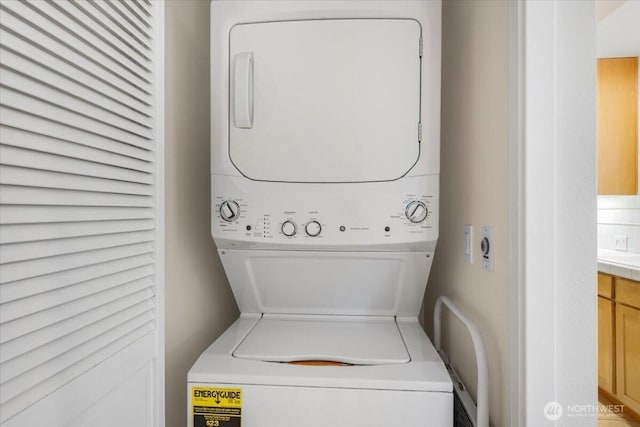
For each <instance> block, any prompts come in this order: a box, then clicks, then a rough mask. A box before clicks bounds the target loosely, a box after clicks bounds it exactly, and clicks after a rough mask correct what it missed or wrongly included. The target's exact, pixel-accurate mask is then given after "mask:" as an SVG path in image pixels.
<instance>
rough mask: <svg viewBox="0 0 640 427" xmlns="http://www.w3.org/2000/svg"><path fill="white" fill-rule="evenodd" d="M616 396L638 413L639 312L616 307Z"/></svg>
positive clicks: (639, 410) (639, 385)
mask: <svg viewBox="0 0 640 427" xmlns="http://www.w3.org/2000/svg"><path fill="white" fill-rule="evenodd" d="M616 360H617V363H616V370H617V381H616V388H617V393H616V396H617V397H618V399H620V401H621V402H622V403H624V404H625V405H627V406H628V407H629V409H631V410H632V411H634V412H636V413H638V412H640V310H638V309H636V308H632V307H627V306H626V305H622V304H618V305H617V307H616Z"/></svg>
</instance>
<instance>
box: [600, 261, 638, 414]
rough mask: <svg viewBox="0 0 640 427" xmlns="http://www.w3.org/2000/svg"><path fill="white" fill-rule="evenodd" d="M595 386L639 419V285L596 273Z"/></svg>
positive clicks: (620, 278)
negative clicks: (596, 373) (596, 362)
mask: <svg viewBox="0 0 640 427" xmlns="http://www.w3.org/2000/svg"><path fill="white" fill-rule="evenodd" d="M598 385H599V386H600V389H601V390H602V391H604V392H605V393H606V394H608V395H609V396H610V397H612V398H614V399H615V400H617V401H619V402H620V403H622V404H624V405H625V407H626V409H627V410H628V412H629V413H631V414H633V415H635V416H636V417H638V416H639V415H640V283H639V282H635V281H632V280H628V279H624V278H622V277H616V276H609V275H606V274H602V273H598Z"/></svg>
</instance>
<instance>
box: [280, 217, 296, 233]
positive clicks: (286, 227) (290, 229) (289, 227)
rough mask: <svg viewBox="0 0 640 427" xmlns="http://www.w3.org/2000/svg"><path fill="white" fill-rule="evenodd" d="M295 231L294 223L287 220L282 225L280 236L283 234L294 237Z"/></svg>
mask: <svg viewBox="0 0 640 427" xmlns="http://www.w3.org/2000/svg"><path fill="white" fill-rule="evenodd" d="M297 231H298V227H296V224H295V222H293V221H289V220H287V221H285V222H283V223H282V234H284V235H285V236H287V237H292V236H295V235H296V232H297Z"/></svg>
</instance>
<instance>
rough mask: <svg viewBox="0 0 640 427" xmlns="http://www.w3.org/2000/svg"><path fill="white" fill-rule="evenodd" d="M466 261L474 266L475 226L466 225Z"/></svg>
mask: <svg viewBox="0 0 640 427" xmlns="http://www.w3.org/2000/svg"><path fill="white" fill-rule="evenodd" d="M464 260H465V261H467V262H468V263H469V264H473V225H470V224H465V225H464Z"/></svg>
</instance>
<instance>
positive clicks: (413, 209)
mask: <svg viewBox="0 0 640 427" xmlns="http://www.w3.org/2000/svg"><path fill="white" fill-rule="evenodd" d="M404 213H405V215H406V216H407V219H408V220H409V221H411V222H413V223H416V224H418V223H420V222H422V221H424V220H425V219H427V215H429V209H427V206H426V205H425V204H424V203H422V202H420V201H418V200H414V201H412V202H410V203H409V204H408V205H407V207H406V209H405V210H404Z"/></svg>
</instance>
